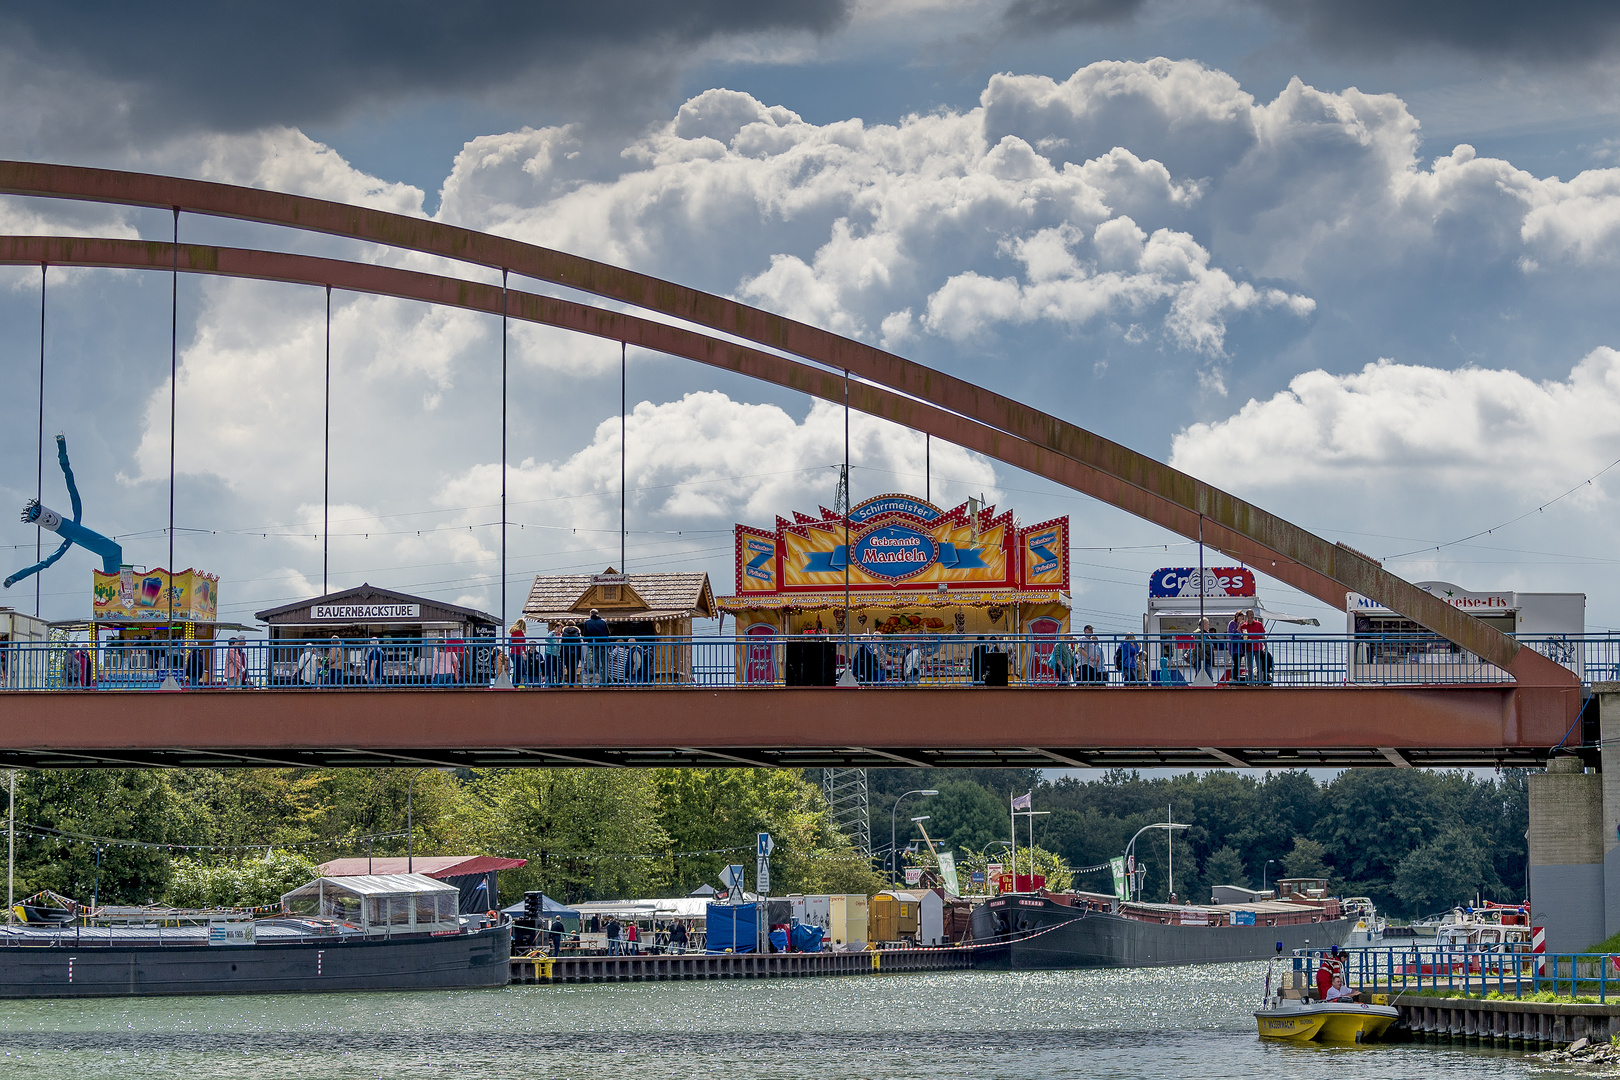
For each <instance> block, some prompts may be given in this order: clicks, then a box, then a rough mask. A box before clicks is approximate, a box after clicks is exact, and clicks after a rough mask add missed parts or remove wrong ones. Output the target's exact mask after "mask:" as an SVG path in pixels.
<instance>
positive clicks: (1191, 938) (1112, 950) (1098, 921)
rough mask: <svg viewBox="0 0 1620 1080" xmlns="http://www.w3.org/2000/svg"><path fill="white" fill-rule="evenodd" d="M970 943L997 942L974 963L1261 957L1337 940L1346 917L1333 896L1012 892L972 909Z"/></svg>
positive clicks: (1132, 963)
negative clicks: (1243, 899)
mask: <svg viewBox="0 0 1620 1080" xmlns="http://www.w3.org/2000/svg"><path fill="white" fill-rule="evenodd" d="M972 926H973V941H974V943H975V944H980V945H983V944H989V943H996V944H999V945H1001V946H1002V948H1000V949H996V950H989V951H987V953H986V955H985V956H984V957H982V958H981V959H980V960H979V962H978V963H977V965H976V966H978V967H1004V968H1014V969H1023V968H1084V967H1162V966H1165V965H1169V964H1224V963H1232V962H1236V961H1242V960H1264V959H1267V958H1268V957H1272V956H1275V955H1276V954H1277V943H1278V942H1282V947H1283V948H1284V950H1290V951H1291V950H1293V949H1325V948H1329V947H1331V946H1333V945H1339V944H1342V943H1343V942H1344V940H1345V937H1346V936H1347V935H1348V934H1349V932H1350V930H1351V927H1352V922H1351V920H1350V919H1348V918H1346V917H1344V915H1343V914H1342V913H1341V912H1340V911H1339V910H1338V904H1337V902H1336V901H1332V900H1329V901H1327V902H1326V903H1324V904H1321V905H1306V904H1299V903H1295V902H1291V901H1286V900H1281V901H1262V902H1259V903H1255V904H1244V905H1208V906H1201V907H1196V908H1194V907H1185V906H1179V905H1171V904H1123V905H1119V906H1118V908H1117V910H1115V909H1114V908H1113V906H1112V905H1105V904H1101V903H1096V902H1094V901H1090V900H1083V899H1078V898H1071V897H1053V896H1048V895H1045V894H1022V893H1013V894H1008V895H1003V896H998V897H996V898H994V899H992V900H987V901H986V902H985V903H983V904H981V905H979V906H978V907H976V908H974V909H973V917H972Z"/></svg>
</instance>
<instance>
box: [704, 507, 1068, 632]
mask: <svg viewBox="0 0 1620 1080" xmlns="http://www.w3.org/2000/svg"><path fill="white" fill-rule="evenodd" d="M735 537H736V585H737V591H736V595H734V596H722V597H718V598H717V603H718V605H719V608H720V610H721V611H722V612H724V613H726V614H730V615H732V616H734V617H735V618H736V620H737V632H738V633H739V634H741V635H747V636H751V637H758V636H769V635H777V634H785V635H786V634H791V635H797V634H823V633H824V634H842V633H844V623H845V573H846V570H847V573H848V587H849V592H848V612H849V619H850V620H851V621H852V623H853V625H852V626H851V627H850V631H851V633H856V634H864V633H867V632H868V631H876V632H877V633H878V634H883V635H888V634H907V635H913V634H968V635H992V634H993V635H1002V634H1020V633H1022V634H1041V635H1046V634H1063V633H1067V632H1068V631H1069V628H1070V627H1069V604H1068V591H1069V519H1068V518H1067V517H1062V518H1054V519H1052V520H1050V521H1043V522H1041V523H1040V524H1039V525H1032V526H1028V527H1025V526H1021V525H1020V524H1019V523H1018V522H1017V521H1016V520H1015V519H1014V517H1013V515H1012V513H1011V512H1010V511H1007V512H1002V513H997V510H996V508H995V507H993V506H986V507H982V508H971V504H969V503H963V504H962V505H960V506H957V507H955V508H953V509H949V510H947V509H944V508H942V507H939V506H935V505H934V504H932V503H929V502H925V501H923V500H922V499H918V498H915V497H913V496H910V495H879V496H877V497H875V498H871V499H867V500H866V501H865V502H862V503H858V504H857V505H855V506H853V507H851V508H850V511H849V520H848V523H847V537H848V541H847V543H846V539H845V538H846V522H845V520H844V518H843V517H842V516H840V515H838V514H836V513H834V512H832V511H830V510H827V509H826V508H825V507H823V508H822V509H821V514H820V516H819V517H812V516H810V515H808V514H800V513H795V514H794V515H793V520H791V521H790V520H788V519H786V518H781V517H779V518H777V519H776V528H775V529H761V528H756V527H754V526H751V525H738V526H736V529H735Z"/></svg>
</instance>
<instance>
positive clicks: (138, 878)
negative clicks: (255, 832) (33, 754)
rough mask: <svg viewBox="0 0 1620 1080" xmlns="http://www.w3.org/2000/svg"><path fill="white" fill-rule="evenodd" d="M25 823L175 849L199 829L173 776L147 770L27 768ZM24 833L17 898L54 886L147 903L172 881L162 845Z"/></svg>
mask: <svg viewBox="0 0 1620 1080" xmlns="http://www.w3.org/2000/svg"><path fill="white" fill-rule="evenodd" d="M17 809H18V820H19V821H24V822H28V823H30V824H33V825H40V826H44V827H46V828H52V829H59V830H62V831H64V832H76V833H82V834H87V835H92V836H109V837H120V838H127V839H131V840H141V841H145V842H147V843H156V844H168V843H177V842H183V841H185V840H187V839H190V838H191V836H190V833H191V831H192V830H191V829H190V826H191V825H192V823H191V822H189V821H187V820H186V816H185V815H184V814H183V813H182V812H181V809H182V808H181V807H180V806H179V805H177V800H176V799H175V798H174V792H173V790H172V789H171V788H170V786H169V784H168V782H167V777H166V775H165V774H163V773H160V772H158V771H156V770H146V769H50V770H37V769H25V770H22V771H20V772H19V773H18V777H17ZM97 855H98V850H97V848H96V847H95V846H93V845H91V844H88V843H76V842H72V841H70V840H68V839H66V838H58V837H53V836H41V835H38V834H34V833H30V832H24V831H19V832H18V834H17V878H16V880H17V895H18V896H27V895H29V894H30V893H34V892H37V891H39V890H40V889H52V890H54V891H56V892H59V893H61V894H62V895H64V896H70V897H74V898H76V899H82V900H85V901H88V900H90V899H92V898H94V899H96V901H97V902H98V903H102V904H106V903H116V904H140V903H145V902H146V901H148V900H152V899H155V898H156V897H159V896H162V895H163V893H164V891H165V890H166V888H167V887H168V883H169V858H168V853H167V852H166V851H164V850H162V849H161V848H119V847H108V848H106V849H104V850H101V851H100V852H99V856H100V859H99V863H100V864H99V866H98V865H97Z"/></svg>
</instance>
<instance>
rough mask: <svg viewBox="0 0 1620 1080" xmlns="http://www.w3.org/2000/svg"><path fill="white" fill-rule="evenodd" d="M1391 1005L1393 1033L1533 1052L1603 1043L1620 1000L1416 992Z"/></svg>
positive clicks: (1392, 998) (1619, 1028)
mask: <svg viewBox="0 0 1620 1080" xmlns="http://www.w3.org/2000/svg"><path fill="white" fill-rule="evenodd" d="M1367 991H1368V992H1367V994H1364V995H1363V1000H1373V998H1372V997H1371V996H1369V995H1371V994H1376V993H1378V991H1377V990H1376V989H1374V988H1373V987H1368V988H1367ZM1389 1004H1391V1005H1393V1006H1394V1007H1395V1008H1396V1009H1398V1010H1399V1011H1400V1014H1401V1018H1400V1019H1399V1020H1398V1021H1396V1024H1395V1031H1397V1032H1404V1033H1405V1035H1406V1036H1408V1037H1410V1038H1412V1039H1417V1040H1425V1039H1438V1040H1445V1041H1450V1042H1467V1043H1477V1044H1479V1045H1482V1046H1502V1047H1509V1048H1513V1049H1518V1048H1520V1047H1522V1048H1524V1049H1526V1050H1537V1049H1546V1048H1547V1047H1550V1046H1565V1045H1568V1044H1569V1043H1572V1042H1574V1041H1575V1040H1576V1039H1583V1038H1584V1039H1591V1040H1592V1041H1593V1042H1599V1041H1602V1042H1607V1041H1608V1040H1609V1037H1610V1036H1612V1035H1617V1034H1620V1004H1609V1005H1565V1004H1559V1003H1555V1002H1540V1001H1514V1000H1512V999H1506V1000H1502V1001H1481V1000H1477V999H1469V998H1442V997H1428V996H1424V995H1419V994H1390V995H1389ZM1393 1033H1394V1032H1392V1034H1393ZM1397 1037H1399V1036H1398V1035H1397Z"/></svg>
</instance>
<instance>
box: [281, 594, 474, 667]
mask: <svg viewBox="0 0 1620 1080" xmlns="http://www.w3.org/2000/svg"><path fill="white" fill-rule="evenodd" d="M253 617H254V618H255V619H258V620H259V621H260V622H262V623H265V624H267V626H268V630H269V637H270V660H269V665H270V666H269V672H268V678H269V681H270V684H271V685H273V686H274V685H297V684H299V683H300V682H304V683H316V682H322V683H325V682H364V681H366V678H367V676H366V670H365V668H366V657H367V654H368V653H369V652H370V651H371V648H372V644H371V643H372V642H373V641H375V642H376V643H377V646H378V647H379V648H381V650H382V671H381V673H380V677H381V679H382V681H385V682H389V683H412V682H427V681H429V680H430V679H431V678H432V677H433V671H432V666H433V662H434V659H435V656H436V652H437V650H440V649H443V650H446V651H447V653H448V655H450V656H451V657H453V661H454V668H455V670H454V673H453V674H454V678H455V681H456V682H459V683H477V682H487V681H488V679H489V678H490V672H491V667H492V653H493V651H494V649H495V645H496V642H497V640H498V637H499V634H500V628H501V621H500V619H499V618H497V617H496V616H494V615H491V614H489V612H487V611H478V610H477V609H475V608H467V607H460V606H458V605H456V604H447V603H445V602H444V601H442V600H431V599H429V598H427V597H425V596H412V595H410V594H408V593H402V592H395V591H394V590H392V589H383V588H379V587H377V586H376V585H370V584H365V585H359V586H357V587H355V588H353V589H344V590H343V591H341V592H335V593H327V594H326V595H325V596H317V597H314V598H312V599H309V600H300V601H298V602H297V603H292V604H285V605H283V606H281V607H278V608H270V609H269V610H267V611H260V612H257V613H256V614H255V615H254V616H253ZM333 638H336V639H337V640H338V644H337V645H336V646H334V644H333V642H332V639H333Z"/></svg>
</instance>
